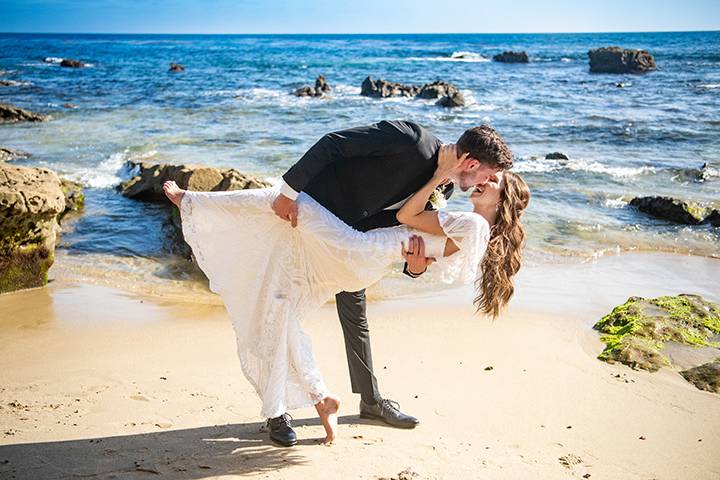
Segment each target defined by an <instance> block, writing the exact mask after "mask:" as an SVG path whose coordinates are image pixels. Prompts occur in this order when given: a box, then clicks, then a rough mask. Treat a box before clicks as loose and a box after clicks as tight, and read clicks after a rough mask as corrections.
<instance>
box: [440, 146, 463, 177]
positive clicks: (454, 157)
mask: <svg viewBox="0 0 720 480" xmlns="http://www.w3.org/2000/svg"><path fill="white" fill-rule="evenodd" d="M468 155H469V153H464V154H462V155H461V156H460V157H458V151H457V146H456V145H454V144H443V145H440V150H439V151H438V166H437V168H436V169H435V176H436V177H438V178H446V177H448V176H449V175H450V173H452V171H453V170H455V169H457V168H458V167H459V166H460V165H462V163H463V162H464V161H465V159H466V158H467V157H468Z"/></svg>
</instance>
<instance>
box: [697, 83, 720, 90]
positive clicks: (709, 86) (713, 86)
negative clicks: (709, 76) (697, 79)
mask: <svg viewBox="0 0 720 480" xmlns="http://www.w3.org/2000/svg"><path fill="white" fill-rule="evenodd" d="M698 87H699V88H707V89H708V90H713V89H716V88H720V83H704V84H702V85H698Z"/></svg>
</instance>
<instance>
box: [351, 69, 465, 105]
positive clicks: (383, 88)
mask: <svg viewBox="0 0 720 480" xmlns="http://www.w3.org/2000/svg"><path fill="white" fill-rule="evenodd" d="M360 95H365V96H367V97H376V98H386V97H398V96H399V97H417V98H423V99H432V98H439V99H440V100H439V101H438V102H436V104H437V105H440V106H443V107H459V106H464V105H465V97H464V96H463V94H462V93H461V92H460V90H459V89H458V88H457V87H456V86H455V85H453V84H452V83H448V82H443V81H442V80H436V81H434V82H432V83H426V84H425V85H423V86H420V87H418V86H417V85H403V84H401V83H396V82H388V81H387V80H384V79H382V78H380V79H378V80H374V79H373V78H372V77H370V76H368V77H367V78H366V79H365V80H363V83H362V86H361V89H360Z"/></svg>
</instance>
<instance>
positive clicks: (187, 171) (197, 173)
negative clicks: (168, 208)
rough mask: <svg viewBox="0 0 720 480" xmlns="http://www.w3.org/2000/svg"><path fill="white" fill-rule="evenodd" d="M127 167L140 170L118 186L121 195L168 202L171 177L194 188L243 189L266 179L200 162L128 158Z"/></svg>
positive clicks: (203, 189)
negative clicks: (165, 189)
mask: <svg viewBox="0 0 720 480" xmlns="http://www.w3.org/2000/svg"><path fill="white" fill-rule="evenodd" d="M127 165H128V166H129V167H130V168H139V170H140V172H139V174H138V175H136V176H134V177H133V178H131V179H130V180H128V181H126V182H122V183H121V184H120V185H119V186H118V190H120V191H121V192H122V194H123V195H125V196H126V197H130V198H136V199H138V200H149V201H155V202H169V200H168V199H167V197H166V196H165V193H164V192H163V189H162V186H163V183H165V181H167V180H174V181H175V182H176V183H177V184H178V186H179V187H180V188H182V189H187V190H195V191H203V192H210V191H225V190H244V189H246V188H263V187H268V186H270V184H269V183H267V182H265V181H263V180H260V179H257V178H255V177H253V176H250V175H245V174H243V173H240V172H238V171H237V170H235V169H234V168H229V169H220V168H213V167H203V166H199V165H172V164H150V163H145V162H143V163H135V162H127Z"/></svg>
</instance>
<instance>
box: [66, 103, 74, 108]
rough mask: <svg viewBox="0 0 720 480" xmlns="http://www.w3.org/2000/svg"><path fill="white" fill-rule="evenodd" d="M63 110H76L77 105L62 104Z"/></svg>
mask: <svg viewBox="0 0 720 480" xmlns="http://www.w3.org/2000/svg"><path fill="white" fill-rule="evenodd" d="M62 106H63V108H77V105H75V104H74V103H63V105H62Z"/></svg>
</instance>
